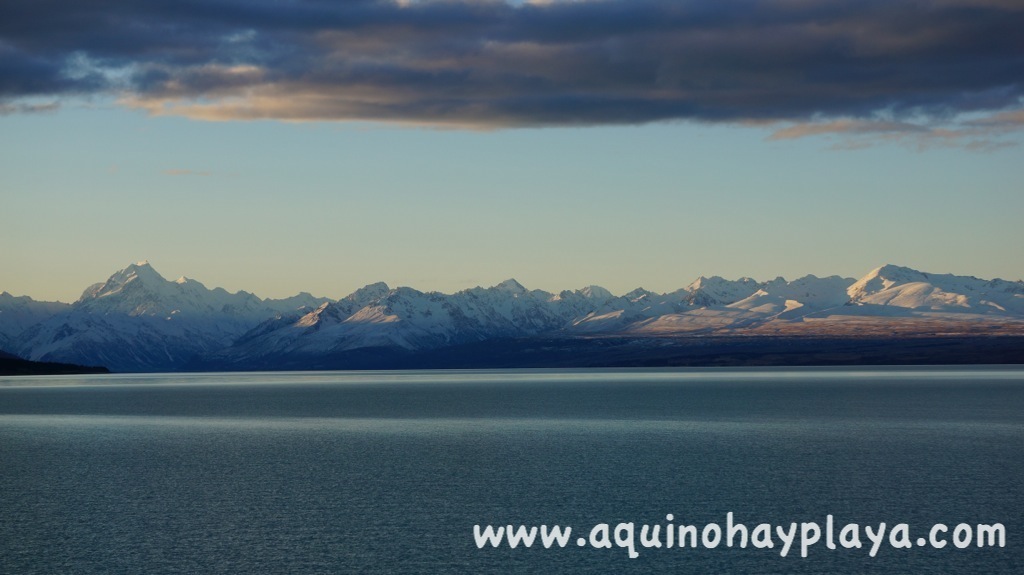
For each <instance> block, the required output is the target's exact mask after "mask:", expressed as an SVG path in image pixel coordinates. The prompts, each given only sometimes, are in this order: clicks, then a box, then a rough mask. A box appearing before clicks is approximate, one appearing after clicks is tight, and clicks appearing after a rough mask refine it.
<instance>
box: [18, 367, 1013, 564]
mask: <svg viewBox="0 0 1024 575" xmlns="http://www.w3.org/2000/svg"><path fill="white" fill-rule="evenodd" d="M728 512H732V513H733V514H734V517H735V520H736V521H737V522H739V523H743V524H745V525H746V526H748V527H749V528H751V529H753V528H754V527H755V526H756V525H758V524H759V523H770V524H772V525H783V526H787V527H788V526H789V524H790V523H792V522H798V523H799V522H817V523H819V524H820V525H821V526H822V527H824V524H825V521H826V515H828V514H832V515H833V516H834V519H835V523H836V525H837V528H836V531H837V535H836V537H837V538H838V530H839V528H840V527H841V526H844V525H846V524H848V523H858V524H860V525H861V526H862V527H861V529H863V526H866V525H870V526H872V528H873V529H874V528H876V527H877V526H878V524H879V523H880V522H883V521H884V522H886V523H887V524H888V525H889V526H890V528H891V526H892V525H894V524H897V523H906V524H908V525H909V533H910V536H911V538H912V539H913V540H916V539H917V538H918V537H919V536H924V537H927V536H928V532H929V529H930V528H931V526H932V525H933V524H936V523H943V524H946V525H948V526H949V531H950V533H949V534H948V535H946V538H947V539H950V540H952V531H953V530H954V527H955V526H956V525H958V524H960V523H967V524H971V525H975V524H978V523H985V524H995V523H1002V524H1003V525H1004V527H1005V532H1006V546H1005V547H1003V548H998V547H996V548H990V547H984V548H981V549H979V548H978V547H977V546H976V545H975V544H973V543H972V545H971V546H970V547H968V548H966V549H957V548H955V547H954V545H953V544H952V543H950V544H948V545H947V546H946V547H945V548H943V549H934V548H931V547H930V546H925V547H917V546H914V547H913V548H912V549H897V548H893V547H891V546H890V545H889V542H888V537H887V540H886V542H885V543H884V544H882V545H881V547H880V548H879V550H878V553H877V556H875V557H869V554H868V551H869V548H870V547H871V541H870V540H869V539H868V538H867V537H866V536H865V534H864V533H863V532H861V535H860V538H861V540H862V541H863V543H864V548H862V549H844V548H843V547H841V546H840V547H839V548H838V549H836V550H829V549H827V548H826V547H825V544H824V541H821V542H819V543H818V544H817V545H814V546H813V547H811V548H810V549H809V551H808V557H807V558H801V557H800V553H799V549H793V550H791V551H790V552H789V554H788V555H787V556H786V557H781V556H780V549H779V547H778V546H779V545H780V544H781V540H780V539H779V538H778V537H776V538H775V543H776V545H777V547H776V548H774V549H755V548H752V547H750V546H748V547H747V548H746V549H740V548H738V547H734V548H727V547H726V546H725V544H724V542H723V543H722V544H721V545H719V546H718V547H717V548H714V549H708V548H697V549H692V548H685V549H679V548H671V549H669V548H667V547H664V546H663V547H662V548H660V549H657V548H652V549H646V548H640V545H639V530H640V527H641V526H642V525H644V524H649V525H652V526H653V525H661V526H662V529H663V530H666V529H667V524H669V523H670V522H669V521H667V520H666V515H667V514H672V515H673V518H674V521H673V522H672V523H674V524H692V525H696V526H698V527H703V526H704V525H706V524H709V523H717V524H719V525H721V526H722V527H723V528H724V527H725V523H726V513H728ZM625 522H633V523H634V524H635V526H636V527H635V529H636V531H637V533H636V534H635V539H636V541H637V547H638V549H637V551H639V553H640V555H639V557H638V558H636V559H630V558H629V555H628V553H627V550H626V549H623V548H619V547H618V546H616V545H613V548H611V549H604V548H593V547H591V546H589V545H587V546H586V547H578V546H577V543H576V540H577V537H578V536H584V537H587V536H589V534H590V530H591V527H593V526H594V525H597V524H600V523H608V524H610V526H611V528H612V529H614V527H615V526H616V525H617V524H619V523H625ZM476 524H480V525H486V524H493V525H495V526H497V525H507V524H513V525H516V526H518V525H520V524H523V525H528V526H529V525H542V524H545V525H554V524H557V525H561V526H571V527H572V528H573V532H572V537H571V541H570V543H569V544H568V545H567V546H566V547H565V548H551V549H544V548H543V547H541V546H540V544H539V538H538V543H535V545H534V547H532V548H528V549H527V548H523V547H522V546H520V547H518V548H516V549H510V548H508V546H507V545H506V546H503V547H501V548H497V549H495V548H492V547H491V546H489V545H488V546H486V547H485V548H483V549H478V548H477V545H476V543H475V540H474V537H473V526H474V525H476ZM773 529H774V528H773ZM662 541H664V535H662ZM797 545H799V543H798V544H797ZM0 572H2V573H47V574H49V573H631V572H636V573H648V572H673V573H676V572H692V573H739V572H750V573H835V572H852V573H897V572H898V573H1015V574H1017V573H1024V371H1022V370H1020V369H1006V368H900V369H855V370H850V369H769V370H765V369H762V370H740V369H731V370H722V369H709V370H662V371H646V370H588V371H455V372H446V371H432V372H390V373H336V372H332V373H255V374H172V375H146V376H126V375H115V376H58V377H29V378H0Z"/></svg>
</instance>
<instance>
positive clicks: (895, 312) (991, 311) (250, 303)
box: [0, 262, 1024, 371]
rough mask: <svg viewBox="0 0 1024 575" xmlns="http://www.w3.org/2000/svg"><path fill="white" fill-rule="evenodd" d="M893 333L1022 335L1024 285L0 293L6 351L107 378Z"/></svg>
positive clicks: (160, 284) (908, 273)
mask: <svg viewBox="0 0 1024 575" xmlns="http://www.w3.org/2000/svg"><path fill="white" fill-rule="evenodd" d="M36 304H38V305H36ZM19 306H20V307H19ZM33 306H35V307H33ZM14 309H21V310H22V311H21V312H19V314H20V315H16V314H13V313H11V311H10V310H14ZM29 309H31V310H35V311H32V312H31V313H29V311H26V310H29ZM5 313H7V314H10V315H8V316H7V317H6V318H5V316H4V314H5ZM32 314H35V315H32ZM15 317H17V318H22V319H19V320H18V321H17V322H16V321H13V320H11V319H10V318H15ZM35 318H38V319H35ZM892 321H900V322H903V324H901V325H911V326H912V329H911V331H914V330H916V331H915V332H914V333H920V334H923V335H926V334H927V333H929V330H934V329H936V328H935V326H936V325H937V324H936V323H935V322H945V324H949V323H950V322H952V323H956V322H973V323H970V325H980V324H981V323H984V322H989V323H990V324H992V325H993V326H994V327H995V328H998V329H1000V330H1002V331H1000V332H999V333H1018V332H1019V333H1024V283H1022V282H1020V281H1017V282H1011V281H1004V280H981V279H977V278H973V277H965V276H955V275H949V274H928V273H923V272H919V271H916V270H912V269H910V268H903V267H898V266H892V265H887V266H882V267H880V268H878V269H875V270H872V271H871V272H870V273H868V274H867V275H866V276H864V277H863V278H861V279H860V280H854V279H853V278H842V277H838V276H832V277H826V278H818V277H815V276H805V277H802V278H799V279H797V280H794V281H786V280H785V279H783V278H776V279H774V280H770V281H767V282H759V281H756V280H754V279H751V278H741V279H739V280H727V279H723V278H721V277H717V276H715V277H710V278H706V277H700V278H698V279H697V280H695V281H694V282H692V283H690V284H689V285H688V286H687V287H685V288H682V289H680V290H676V291H673V292H670V293H666V294H657V293H654V292H651V291H648V290H644V289H642V288H637V289H635V290H633V291H631V292H629V293H627V294H625V295H621V296H617V295H615V294H612V293H611V292H609V291H608V290H606V289H604V288H602V287H600V286H587V287H584V288H581V289H577V290H566V291H562V292H560V293H558V294H552V293H548V292H545V291H541V290H529V289H527V288H526V287H524V286H523V285H522V284H520V283H519V282H517V281H515V280H514V279H510V280H506V281H504V282H501V283H499V284H497V285H495V286H493V287H488V288H484V287H475V288H471V289H466V290H463V291H460V292H457V293H454V294H442V293H437V292H421V291H418V290H416V289H413V288H409V287H398V288H391V287H389V286H387V285H386V284H383V283H375V284H370V285H367V286H366V287H363V288H360V289H359V290H356V291H355V292H353V293H352V294H350V295H348V296H346V297H343V298H341V299H339V300H337V301H334V300H329V299H327V298H316V297H313V296H311V295H310V294H308V293H301V294H299V295H297V296H294V297H291V298H287V299H282V300H262V299H260V298H259V297H257V296H255V295H253V294H251V293H247V292H238V293H228V292H227V291H225V290H223V289H221V288H214V289H208V288H206V287H205V286H204V285H203V284H201V283H200V282H198V281H195V280H191V279H187V278H180V279H178V280H176V281H167V280H166V279H164V278H163V277H162V276H160V274H159V273H157V272H156V270H154V269H153V268H152V267H151V266H150V265H149V264H148V263H146V262H140V263H138V264H133V265H130V266H128V267H127V268H125V269H123V270H120V271H118V272H117V273H115V274H113V275H112V276H110V278H108V279H107V280H106V281H105V282H102V283H98V284H95V285H93V286H90V287H89V288H88V289H86V290H85V292H84V293H83V294H82V297H81V298H80V299H79V300H78V301H76V302H75V303H74V304H72V305H70V306H67V305H65V304H42V303H41V302H31V300H28V299H27V298H13V297H12V296H10V295H9V294H3V295H0V326H15V327H10V328H7V327H5V328H4V329H5V330H6V331H3V332H2V334H0V335H4V336H5V337H7V338H8V339H7V341H9V343H10V346H9V350H8V351H13V352H15V353H19V354H21V355H23V356H25V357H27V358H29V359H34V360H46V361H63V362H71V363H77V364H83V365H105V366H107V367H109V368H111V369H112V370H115V371H140V370H142V371H147V370H174V369H182V368H184V367H186V366H190V365H193V364H194V362H196V361H200V362H203V361H205V362H207V364H212V365H217V366H231V367H239V368H244V367H251V366H261V367H268V366H269V367H273V366H275V365H286V364H287V365H302V360H303V359H309V358H312V359H314V360H315V359H316V358H324V357H332V356H334V355H337V354H351V353H353V352H358V350H396V351H401V352H402V353H418V352H423V351H424V350H436V349H441V348H447V347H450V346H454V345H460V344H474V343H480V342H487V341H493V340H498V339H502V338H518V339H520V340H521V339H523V338H527V339H528V338H533V337H544V338H579V337H583V338H593V337H604V336H612V335H617V336H628V337H639V338H647V337H659V338H664V337H681V336H697V335H746V334H750V335H758V334H785V335H789V334H801V333H807V334H822V333H829V334H841V335H842V334H845V335H851V336H856V335H857V334H858V333H861V331H862V330H863V329H864V327H865V326H872V325H883V324H884V326H885V330H884V332H885V333H895V330H892V329H891V328H892V325H893V324H891V322H892ZM3 322H6V323H3ZM18 322H20V323H18ZM887 322H888V323H887ZM914 322H917V323H914ZM993 322H994V323H993ZM31 324H34V325H31ZM945 324H944V325H945ZM965 325H966V324H965ZM947 331H949V333H954V332H956V330H947ZM0 348H2V347H0ZM310 363H311V364H316V361H311V362H310Z"/></svg>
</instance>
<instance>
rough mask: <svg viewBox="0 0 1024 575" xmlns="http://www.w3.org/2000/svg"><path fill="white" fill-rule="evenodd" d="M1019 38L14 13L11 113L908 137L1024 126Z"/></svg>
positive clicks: (457, 15)
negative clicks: (762, 128)
mask: <svg viewBox="0 0 1024 575" xmlns="http://www.w3.org/2000/svg"><path fill="white" fill-rule="evenodd" d="M1022 30H1024V2H1020V1H1019V0H931V1H927V0H921V1H904V0H771V1H769V0H763V1H758V0H720V1H716V2H707V1H691V0H678V1H669V0H592V1H580V2H570V1H563V2H559V1H554V2H534V3H519V4H512V3H506V2H502V1H490V0H464V1H443V0H442V1H432V0H423V1H418V2H417V1H403V2H395V1H378V0H349V1H344V2H334V1H324V0H195V1H188V0H186V1H169V0H168V1H142V2H140V1H138V0H75V1H65V2H59V1H53V0H6V1H5V2H3V3H2V4H0V109H3V110H4V111H5V112H19V111H31V109H30V108H27V107H26V106H29V105H28V104H24V103H23V102H26V101H38V100H39V99H40V98H42V99H46V98H50V99H56V100H59V99H61V98H64V97H69V96H89V95H96V94H102V95H113V96H115V97H118V98H119V99H120V100H121V101H122V102H123V103H125V104H128V105H131V106H135V107H140V108H143V109H146V110H149V111H151V112H152V113H156V114H176V115H184V116H189V117H194V118H202V119H210V120H230V119H259V118H274V119H282V120H371V121H394V122H403V123H411V124H426V125H435V126H451V127H472V128H501V127H515V126H566V125H600V124H635V123H644V122H652V121H661V120H673V119H681V120H695V121H709V122H791V123H796V124H802V123H805V122H812V121H813V122H821V123H820V124H816V126H814V127H806V128H805V127H801V126H800V125H798V126H794V127H792V128H783V129H782V130H781V131H779V132H777V133H776V137H778V138H788V137H799V136H802V135H807V134H810V133H816V134H821V133H840V132H849V131H855V132H857V133H862V132H863V131H871V130H874V129H878V130H880V133H883V134H891V133H894V132H897V133H904V132H905V131H906V130H907V129H908V127H909V128H910V129H911V131H914V130H919V129H920V126H921V122H922V121H923V122H925V123H941V122H944V121H949V120H951V119H955V118H958V117H962V116H963V115H964V114H968V115H970V114H975V115H981V116H985V115H993V114H997V113H1002V114H1003V116H992V117H993V118H999V117H1008V118H1011V119H1012V118H1014V116H1007V115H1006V114H1008V113H1013V111H1014V110H1017V109H1019V108H1020V107H1021V106H1022V101H1024V100H1022V97H1024V33H1022V32H1021V31H1022ZM33 105H38V104H33ZM974 121H975V122H977V120H974ZM1016 125H1018V126H1019V122H1018V123H1017V124H1016ZM970 129H971V130H976V131H984V130H986V129H988V130H989V131H992V130H999V129H1002V128H1001V127H1000V126H995V127H993V126H987V127H986V126H984V125H983V124H977V125H974V126H971V127H970ZM972 133H973V132H972Z"/></svg>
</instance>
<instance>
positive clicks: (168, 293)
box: [15, 262, 317, 371]
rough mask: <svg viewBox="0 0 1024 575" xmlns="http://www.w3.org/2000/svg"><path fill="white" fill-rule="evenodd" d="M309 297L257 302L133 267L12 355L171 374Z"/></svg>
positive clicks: (37, 330) (28, 336)
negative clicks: (188, 362) (195, 358)
mask: <svg viewBox="0 0 1024 575" xmlns="http://www.w3.org/2000/svg"><path fill="white" fill-rule="evenodd" d="M314 303H317V300H316V298H311V296H310V297H305V296H302V295H300V296H296V298H290V299H289V300H282V301H272V300H271V301H267V302H265V301H263V300H261V299H260V298H258V297H256V296H254V295H253V294H250V293H247V292H244V291H242V292H238V293H234V294H232V293H228V292H227V291H225V290H224V289H221V288H215V289H212V290H210V289H207V288H206V286H204V285H203V284H201V283H199V282H198V281H195V280H191V279H187V278H184V277H182V278H179V279H178V280H176V281H168V280H166V279H164V278H163V277H162V276H161V275H160V274H159V273H157V272H156V270H154V269H153V268H152V266H150V265H149V263H148V262H139V263H136V264H132V265H130V266H128V267H126V268H125V269H123V270H120V271H118V272H116V273H114V274H113V275H111V276H110V277H109V278H108V279H107V281H105V282H102V283H98V284H94V285H92V286H90V287H89V288H87V289H86V290H85V292H83V293H82V296H81V298H79V299H78V301H76V302H75V303H74V304H72V305H71V306H70V307H68V308H67V309H66V310H64V311H62V312H60V313H57V314H55V315H53V316H51V317H49V318H48V319H46V320H45V321H43V322H41V323H38V324H37V325H35V326H33V327H32V328H30V329H28V330H27V331H25V332H24V333H23V334H22V335H21V342H20V345H19V346H18V347H17V348H16V350H15V351H16V352H18V353H20V354H21V355H22V356H24V357H26V358H28V359H31V360H34V361H59V362H68V363H77V364H81V365H104V366H106V367H108V368H110V369H112V370H114V371H133V370H172V369H177V368H180V366H181V365H183V364H184V363H185V362H187V361H189V360H190V359H192V358H193V357H195V356H196V355H199V354H203V353H210V352H213V351H216V350H218V349H220V348H223V347H225V346H228V345H230V344H231V343H233V342H234V341H235V340H236V339H237V338H238V337H239V336H241V335H242V334H244V333H245V332H246V331H248V330H250V329H252V328H253V327H254V326H256V325H257V324H258V323H259V322H261V321H263V320H264V319H266V318H267V317H269V316H272V315H273V314H274V313H279V310H281V309H285V308H291V307H294V306H298V307H302V306H304V305H312V304H314Z"/></svg>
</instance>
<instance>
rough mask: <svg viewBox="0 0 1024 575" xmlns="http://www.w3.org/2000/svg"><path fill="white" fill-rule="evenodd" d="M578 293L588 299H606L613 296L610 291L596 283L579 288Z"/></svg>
mask: <svg viewBox="0 0 1024 575" xmlns="http://www.w3.org/2000/svg"><path fill="white" fill-rule="evenodd" d="M580 295H582V296H583V297H585V298H588V299H600V300H607V299H612V298H614V297H615V296H614V295H612V292H610V291H608V290H606V289H604V288H603V287H601V286H596V285H589V286H587V287H585V288H583V289H581V290H580Z"/></svg>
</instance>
